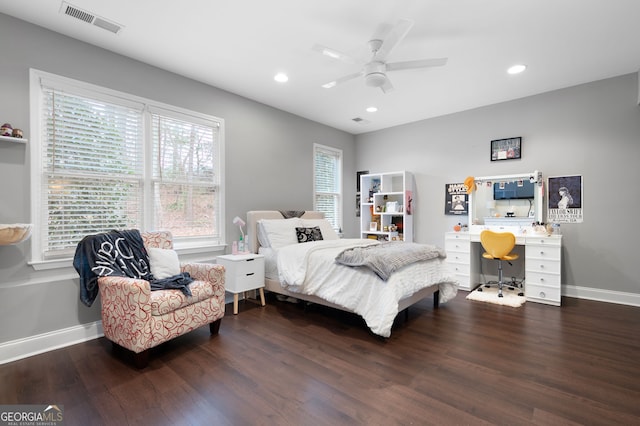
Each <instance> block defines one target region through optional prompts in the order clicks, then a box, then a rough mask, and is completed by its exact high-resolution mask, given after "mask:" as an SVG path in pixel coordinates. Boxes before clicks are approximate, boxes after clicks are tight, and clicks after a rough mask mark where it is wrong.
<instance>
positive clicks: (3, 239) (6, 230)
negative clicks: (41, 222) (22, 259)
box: [0, 223, 33, 246]
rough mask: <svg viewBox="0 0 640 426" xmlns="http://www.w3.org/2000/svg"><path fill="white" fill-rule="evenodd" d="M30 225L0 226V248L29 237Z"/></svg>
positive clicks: (12, 224) (13, 224)
mask: <svg viewBox="0 0 640 426" xmlns="http://www.w3.org/2000/svg"><path fill="white" fill-rule="evenodd" d="M32 227H33V225H32V224H30V223H11V224H0V246H8V245H10V244H18V243H21V242H22V241H24V240H26V239H27V238H29V237H30V236H31V228H32Z"/></svg>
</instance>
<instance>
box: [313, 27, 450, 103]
mask: <svg viewBox="0 0 640 426" xmlns="http://www.w3.org/2000/svg"><path fill="white" fill-rule="evenodd" d="M412 26H413V21H410V20H408V19H401V20H400V21H398V23H396V25H395V26H394V27H393V28H392V29H391V31H390V32H389V33H388V35H387V37H386V38H385V39H384V40H381V39H379V38H374V39H372V40H369V41H368V42H367V46H368V48H369V51H370V60H369V62H366V63H365V64H364V65H363V67H362V68H361V71H360V72H357V73H354V74H349V75H346V76H344V77H341V78H338V79H336V80H333V81H330V82H329V83H325V84H323V85H322V87H324V88H325V89H330V88H333V87H336V86H338V85H340V84H342V83H345V82H347V81H350V80H353V79H355V78H358V77H360V76H364V82H365V85H367V86H369V87H379V88H380V89H382V91H383V92H384V93H388V92H390V91H391V90H393V85H392V84H391V80H389V77H388V76H387V73H388V72H390V71H399V70H408V69H420V68H430V67H439V66H443V65H445V64H446V63H447V58H437V59H421V60H413V61H404V62H395V63H387V56H389V54H391V52H392V51H393V49H394V48H395V47H396V46H397V45H398V44H400V42H401V41H402V40H403V39H404V38H405V37H406V35H407V33H408V32H409V30H411V27H412ZM313 50H315V51H317V52H320V53H322V54H323V55H325V56H328V57H331V58H334V59H338V60H341V61H343V62H346V63H349V64H354V63H357V61H356V60H354V58H352V57H351V56H349V55H346V54H343V53H342V52H340V51H338V50H335V49H331V48H328V47H324V46H320V45H315V46H313Z"/></svg>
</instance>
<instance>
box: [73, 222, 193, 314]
mask: <svg viewBox="0 0 640 426" xmlns="http://www.w3.org/2000/svg"><path fill="white" fill-rule="evenodd" d="M73 267H74V268H75V269H76V271H77V272H78V275H79V276H80V301H81V302H82V303H84V304H85V305H86V306H91V305H92V304H93V302H94V301H95V299H96V297H98V292H99V288H98V278H99V277H106V276H121V277H129V278H135V279H142V280H145V281H149V284H150V288H151V290H165V289H177V290H180V291H182V293H184V295H185V296H191V290H190V289H189V284H190V283H191V282H193V278H191V276H190V275H189V273H188V272H183V273H180V274H178V275H175V276H173V277H169V278H165V279H155V278H154V276H153V275H152V274H151V267H150V265H149V257H148V254H147V250H146V249H145V248H144V241H143V239H142V235H140V231H138V230H137V229H130V230H123V231H117V230H113V231H109V232H104V233H101V234H95V235H88V236H86V237H84V238H83V239H82V241H80V242H79V243H78V246H77V247H76V253H75V255H74V257H73Z"/></svg>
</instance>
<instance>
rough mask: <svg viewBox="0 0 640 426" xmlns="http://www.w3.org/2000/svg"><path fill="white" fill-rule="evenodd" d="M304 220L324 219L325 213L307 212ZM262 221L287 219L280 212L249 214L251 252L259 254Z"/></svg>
mask: <svg viewBox="0 0 640 426" xmlns="http://www.w3.org/2000/svg"><path fill="white" fill-rule="evenodd" d="M300 217H301V218H303V219H324V213H322V212H316V211H305V212H304V214H303V215H302V216H300ZM261 219H285V217H284V216H283V215H282V213H280V211H279V210H252V211H249V212H247V233H248V234H249V250H250V251H251V253H257V252H258V249H259V248H260V246H259V243H258V221H259V220H261Z"/></svg>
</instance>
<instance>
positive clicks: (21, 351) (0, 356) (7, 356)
mask: <svg viewBox="0 0 640 426" xmlns="http://www.w3.org/2000/svg"><path fill="white" fill-rule="evenodd" d="M562 295H563V296H566V297H575V298H578V299H587V300H595V301H598V302H608V303H617V304H620V305H629V306H640V294H636V293H624V292H621V291H611V290H602V289H598V288H592V287H578V286H570V285H563V286H562ZM231 299H232V300H233V298H231ZM102 336H104V333H103V331H102V321H96V322H93V323H89V324H83V325H79V326H75V327H69V328H64V329H61V330H56V331H52V332H49V333H44V334H39V335H36V336H31V337H25V338H23V339H18V340H13V341H11V342H6V343H2V344H0V364H6V363H8V362H12V361H17V360H19V359H22V358H28V357H30V356H33V355H38V354H41V353H44V352H48V351H52V350H55V349H59V348H64V347H65V346H71V345H75V344H77V343H82V342H86V341H88V340H93V339H97V338H99V337H102Z"/></svg>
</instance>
